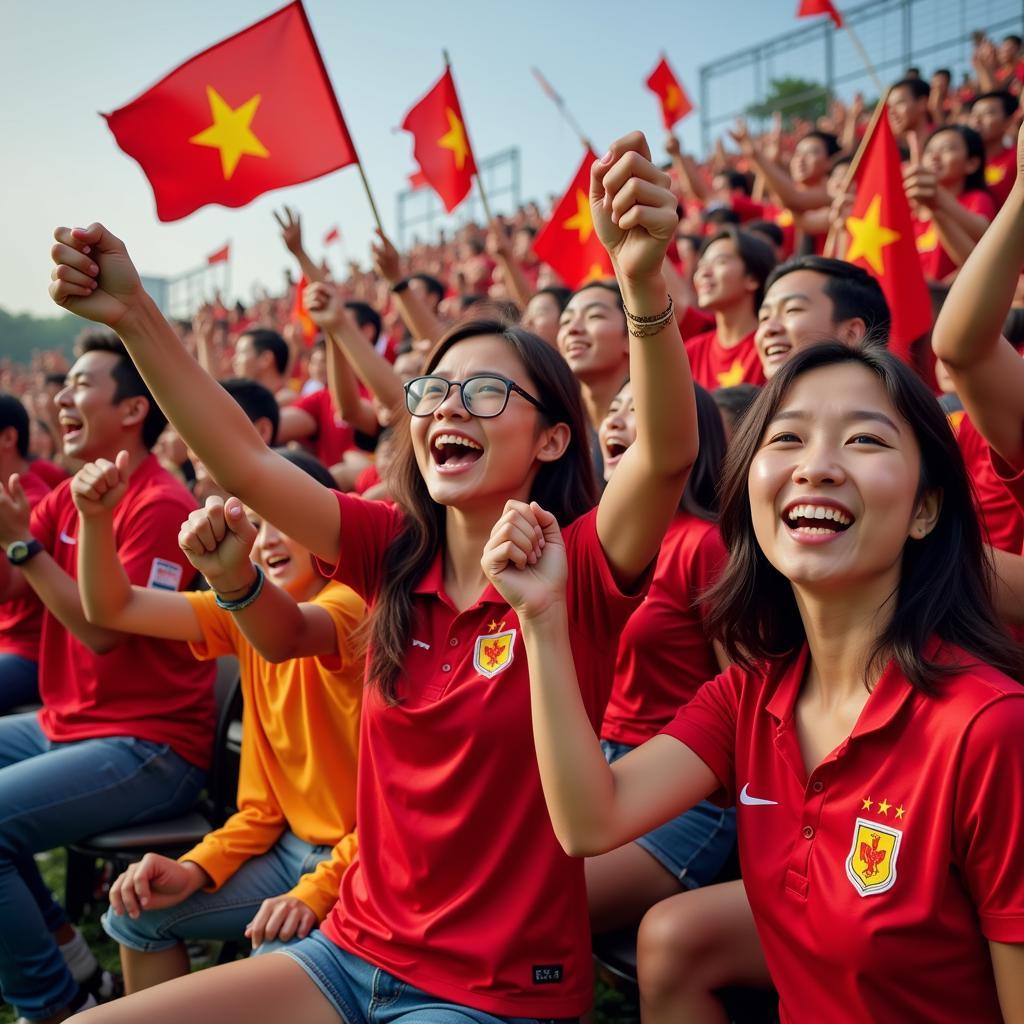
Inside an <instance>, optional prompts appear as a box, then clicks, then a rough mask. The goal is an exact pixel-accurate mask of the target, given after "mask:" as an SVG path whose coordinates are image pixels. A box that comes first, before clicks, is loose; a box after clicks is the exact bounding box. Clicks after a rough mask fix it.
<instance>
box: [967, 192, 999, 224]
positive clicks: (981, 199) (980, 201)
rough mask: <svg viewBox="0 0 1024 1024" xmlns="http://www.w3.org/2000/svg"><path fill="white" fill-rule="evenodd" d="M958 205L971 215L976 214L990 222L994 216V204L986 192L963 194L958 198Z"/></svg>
mask: <svg viewBox="0 0 1024 1024" xmlns="http://www.w3.org/2000/svg"><path fill="white" fill-rule="evenodd" d="M960 205H961V206H962V207H963V208H964V209H965V210H970V211H971V213H977V214H979V215H980V216H982V217H985V218H987V219H988V220H991V219H992V218H993V217H994V216H995V215H996V204H995V201H994V200H993V199H992V197H991V196H990V195H989V194H988V192H987V191H982V190H981V189H975V190H974V191H973V192H965V193H964V194H963V195H962V196H961V197H960Z"/></svg>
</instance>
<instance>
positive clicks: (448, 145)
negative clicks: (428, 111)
mask: <svg viewBox="0 0 1024 1024" xmlns="http://www.w3.org/2000/svg"><path fill="white" fill-rule="evenodd" d="M444 112H445V114H446V115H447V116H448V131H447V132H445V134H444V135H442V136H441V138H439V139H438V140H437V144H438V145H439V146H440V147H441V148H442V149H450V150H451V151H452V155H453V156H454V157H455V167H456V168H457V169H458V170H460V171H461V170H462V168H463V167H465V166H466V157H467V156H469V143H468V142H467V141H466V129H465V128H464V127H463V125H462V122H461V121H460V120H459V118H458V115H457V114H456V113H455V111H454V110H452V108H451V107H445V108H444Z"/></svg>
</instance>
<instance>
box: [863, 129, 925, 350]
mask: <svg viewBox="0 0 1024 1024" xmlns="http://www.w3.org/2000/svg"><path fill="white" fill-rule="evenodd" d="M861 145H862V146H863V147H864V149H863V155H862V156H861V160H860V163H859V164H858V166H857V171H856V173H855V174H854V181H855V182H856V185H857V196H856V199H855V200H854V204H853V209H852V211H851V212H850V216H849V217H848V218H847V220H846V230H847V232H848V234H849V236H850V244H849V247H848V248H847V250H846V259H847V260H848V261H849V262H850V263H856V264H857V265H858V266H860V267H863V268H864V269H865V270H867V271H869V272H870V273H871V274H873V275H874V276H875V277H876V278H877V279H878V283H879V284H880V285H881V286H882V291H883V292H884V293H885V298H886V301H887V302H888V303H889V311H890V313H891V315H892V328H891V330H890V333H889V347H890V348H891V349H892V350H893V352H895V353H896V354H897V355H899V356H901V357H902V358H904V359H907V360H908V361H909V358H908V357H909V352H910V344H911V342H913V341H914V340H915V339H917V338H920V337H921V335H922V334H924V333H925V332H926V331H928V330H929V328H930V327H931V325H932V304H931V297H930V295H929V292H928V286H927V284H925V280H924V272H923V271H922V269H921V261H920V260H919V259H918V256H917V245H916V243H915V239H914V227H913V224H912V223H911V219H910V206H909V204H908V203H907V197H906V195H905V193H904V191H903V173H902V170H901V167H900V154H899V150H898V149H897V148H896V140H895V139H894V138H893V134H892V128H890V126H889V118H888V117H887V116H886V115H885V113H884V112H883V113H882V115H881V117H876V118H875V119H874V128H873V130H872V132H871V134H870V136H869V137H868V138H866V139H865V140H864V141H863V142H862V143H861Z"/></svg>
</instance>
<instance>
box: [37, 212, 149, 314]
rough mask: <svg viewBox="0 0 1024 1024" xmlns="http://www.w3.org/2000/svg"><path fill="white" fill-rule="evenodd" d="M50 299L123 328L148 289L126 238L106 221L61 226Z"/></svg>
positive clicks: (52, 254)
mask: <svg viewBox="0 0 1024 1024" xmlns="http://www.w3.org/2000/svg"><path fill="white" fill-rule="evenodd" d="M53 237H54V238H55V239H56V244H55V245H54V246H53V248H52V249H51V250H50V257H51V258H52V260H53V262H54V263H55V264H56V266H54V268H53V272H52V273H51V274H50V280H51V284H50V298H52V299H53V301H54V302H56V303H57V305H58V306H62V307H63V308H64V309H66V310H68V311H69V312H71V313H75V314H77V315H78V316H81V317H85V319H86V320H93V321H95V322H96V323H100V324H106V325H107V326H108V327H117V325H118V324H119V323H120V322H121V320H122V319H123V318H124V316H125V314H126V313H128V312H129V311H130V310H131V309H132V308H133V307H134V306H136V305H138V304H139V302H140V301H141V299H142V297H143V296H144V295H145V292H144V291H143V289H142V282H141V280H139V273H138V271H137V270H136V269H135V265H134V264H133V263H132V260H131V257H130V256H129V255H128V250H127V249H126V248H125V244H124V242H122V241H121V239H119V238H117V237H116V236H115V235H112V234H111V233H110V232H109V231H108V230H107V229H106V228H105V227H104V226H103V225H102V224H90V225H89V226H88V227H87V228H63V227H62V228H57V229H56V230H55V231H54V232H53Z"/></svg>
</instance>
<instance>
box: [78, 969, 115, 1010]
mask: <svg viewBox="0 0 1024 1024" xmlns="http://www.w3.org/2000/svg"><path fill="white" fill-rule="evenodd" d="M81 987H82V988H83V989H85V990H86V991H87V992H88V993H89V994H90V995H91V996H93V997H94V998H95V999H96V1002H97V1003H109V1002H110V1000H111V999H120V998H121V996H123V995H124V979H123V978H122V977H121V975H120V974H114V972H113V971H108V970H105V969H104V968H103V967H101V966H99V965H98V964H97V965H96V970H95V971H93V972H92V974H91V975H89V977H88V978H86V979H85V981H83V982H82V983H81Z"/></svg>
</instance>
